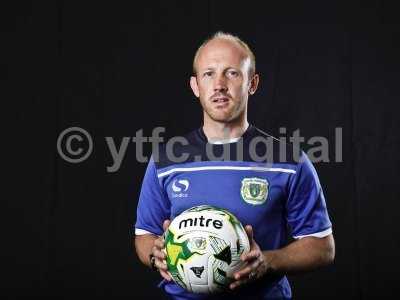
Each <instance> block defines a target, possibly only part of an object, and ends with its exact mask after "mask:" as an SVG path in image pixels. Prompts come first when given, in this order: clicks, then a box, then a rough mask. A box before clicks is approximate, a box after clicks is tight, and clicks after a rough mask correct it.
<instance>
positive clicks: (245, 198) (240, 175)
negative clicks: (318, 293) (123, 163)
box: [135, 125, 332, 300]
mask: <svg viewBox="0 0 400 300" xmlns="http://www.w3.org/2000/svg"><path fill="white" fill-rule="evenodd" d="M185 138H186V140H187V143H180V144H175V147H173V150H171V149H172V148H171V147H169V146H168V143H167V144H162V145H160V151H159V153H153V156H152V158H151V159H150V162H149V164H148V166H147V170H146V174H145V176H144V180H143V183H142V188H141V192H140V198H139V203H138V207H137V220H136V225H135V234H136V235H140V234H147V233H152V234H155V235H161V234H163V228H162V224H163V221H164V220H165V219H171V220H172V219H173V218H174V217H176V216H177V215H179V214H180V213H181V212H182V211H184V210H186V209H188V208H190V207H193V206H197V205H203V204H208V205H213V206H217V207H221V208H224V209H227V210H228V211H230V212H232V213H233V214H234V215H235V216H236V217H238V219H239V220H240V221H241V222H242V224H243V225H247V224H249V225H251V226H253V231H254V238H255V240H256V242H257V243H258V245H259V246H260V248H261V249H262V250H272V249H279V248H282V247H284V246H285V245H286V244H287V238H288V235H289V234H291V235H292V237H293V238H295V239H298V238H302V237H305V236H316V237H324V236H327V235H329V234H330V233H331V232H332V230H331V222H330V220H329V216H328V213H327V209H326V204H325V198H324V194H323V191H322V188H321V185H320V183H319V180H318V175H317V173H316V171H315V169H314V167H313V165H312V164H311V162H310V161H309V159H308V158H307V156H306V154H305V153H304V152H303V151H301V150H298V152H297V155H296V152H294V150H295V149H294V147H293V146H291V145H290V144H286V143H283V142H281V141H279V140H278V139H276V138H273V137H272V136H270V135H268V134H267V133H264V132H262V131H261V130H259V129H258V128H256V127H255V126H252V125H249V127H248V128H247V130H246V131H245V132H244V134H243V135H242V137H241V138H240V139H238V140H237V141H236V142H232V143H226V144H211V143H209V142H208V140H207V137H206V136H205V134H204V132H203V130H202V128H199V129H197V130H195V131H192V132H191V133H189V134H188V135H186V136H185ZM169 152H171V153H169ZM296 157H297V158H296ZM178 159H179V161H180V162H179V163H177V162H176V161H177V160H178ZM160 287H162V288H163V289H164V290H165V292H166V293H167V294H168V295H169V296H170V297H171V298H172V299H182V300H183V299H217V298H218V299H225V297H226V299H228V298H229V299H277V298H279V299H282V298H291V289H290V285H289V283H288V281H287V279H286V277H285V276H266V277H265V278H263V279H261V280H259V281H258V282H254V283H251V284H248V285H247V286H245V287H243V288H241V289H239V290H237V291H234V292H232V293H227V294H226V295H218V296H213V297H214V298H212V297H210V296H207V295H204V294H193V293H190V292H187V291H185V290H184V289H183V288H181V287H180V286H179V285H177V284H175V283H174V282H167V281H163V282H161V284H160Z"/></svg>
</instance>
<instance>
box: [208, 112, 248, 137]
mask: <svg viewBox="0 0 400 300" xmlns="http://www.w3.org/2000/svg"><path fill="white" fill-rule="evenodd" d="M248 126H249V123H248V122H247V118H245V117H243V118H238V119H237V120H235V121H232V122H218V121H214V120H210V119H208V118H207V119H206V118H205V119H204V125H203V131H204V134H205V135H206V137H207V139H208V140H209V141H215V140H221V141H223V140H229V139H234V138H239V137H241V136H242V135H243V133H244V132H245V131H246V129H247V128H248Z"/></svg>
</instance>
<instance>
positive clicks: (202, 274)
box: [164, 205, 250, 293]
mask: <svg viewBox="0 0 400 300" xmlns="http://www.w3.org/2000/svg"><path fill="white" fill-rule="evenodd" d="M164 239H165V249H164V250H165V252H166V254H167V258H166V261H167V266H168V272H169V273H170V275H171V277H172V279H173V280H174V281H175V282H176V283H177V284H179V285H180V286H181V287H183V288H184V289H186V290H188V291H190V292H193V293H217V292H220V291H223V290H228V288H229V284H230V283H231V282H232V281H233V274H234V273H235V272H236V271H238V270H239V269H241V268H242V267H243V262H242V261H241V260H240V256H241V255H242V253H243V252H245V251H249V250H250V245H249V239H248V237H247V234H246V232H245V230H244V228H243V225H242V224H241V223H240V221H239V220H238V219H237V218H236V217H235V216H234V215H233V214H232V213H230V212H229V211H227V210H225V209H221V208H218V207H213V206H208V205H202V206H196V207H192V208H190V209H188V210H185V211H184V212H182V213H181V214H180V215H178V216H177V217H176V218H175V219H174V220H172V222H171V224H170V226H169V227H168V229H167V230H166V232H165V233H164Z"/></svg>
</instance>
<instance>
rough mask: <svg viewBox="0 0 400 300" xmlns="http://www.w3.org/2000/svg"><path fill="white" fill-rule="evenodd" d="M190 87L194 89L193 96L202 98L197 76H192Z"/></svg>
mask: <svg viewBox="0 0 400 300" xmlns="http://www.w3.org/2000/svg"><path fill="white" fill-rule="evenodd" d="M190 87H191V88H192V91H193V94H195V95H196V97H197V98H199V97H200V93H199V86H198V85H197V78H196V76H190Z"/></svg>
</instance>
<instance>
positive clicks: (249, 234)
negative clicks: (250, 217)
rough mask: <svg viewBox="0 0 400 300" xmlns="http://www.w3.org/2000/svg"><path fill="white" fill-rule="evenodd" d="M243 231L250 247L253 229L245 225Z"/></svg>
mask: <svg viewBox="0 0 400 300" xmlns="http://www.w3.org/2000/svg"><path fill="white" fill-rule="evenodd" d="M244 230H245V231H246V233H247V237H248V238H249V242H250V245H251V243H252V242H253V227H252V226H251V225H246V226H245V227H244Z"/></svg>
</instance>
